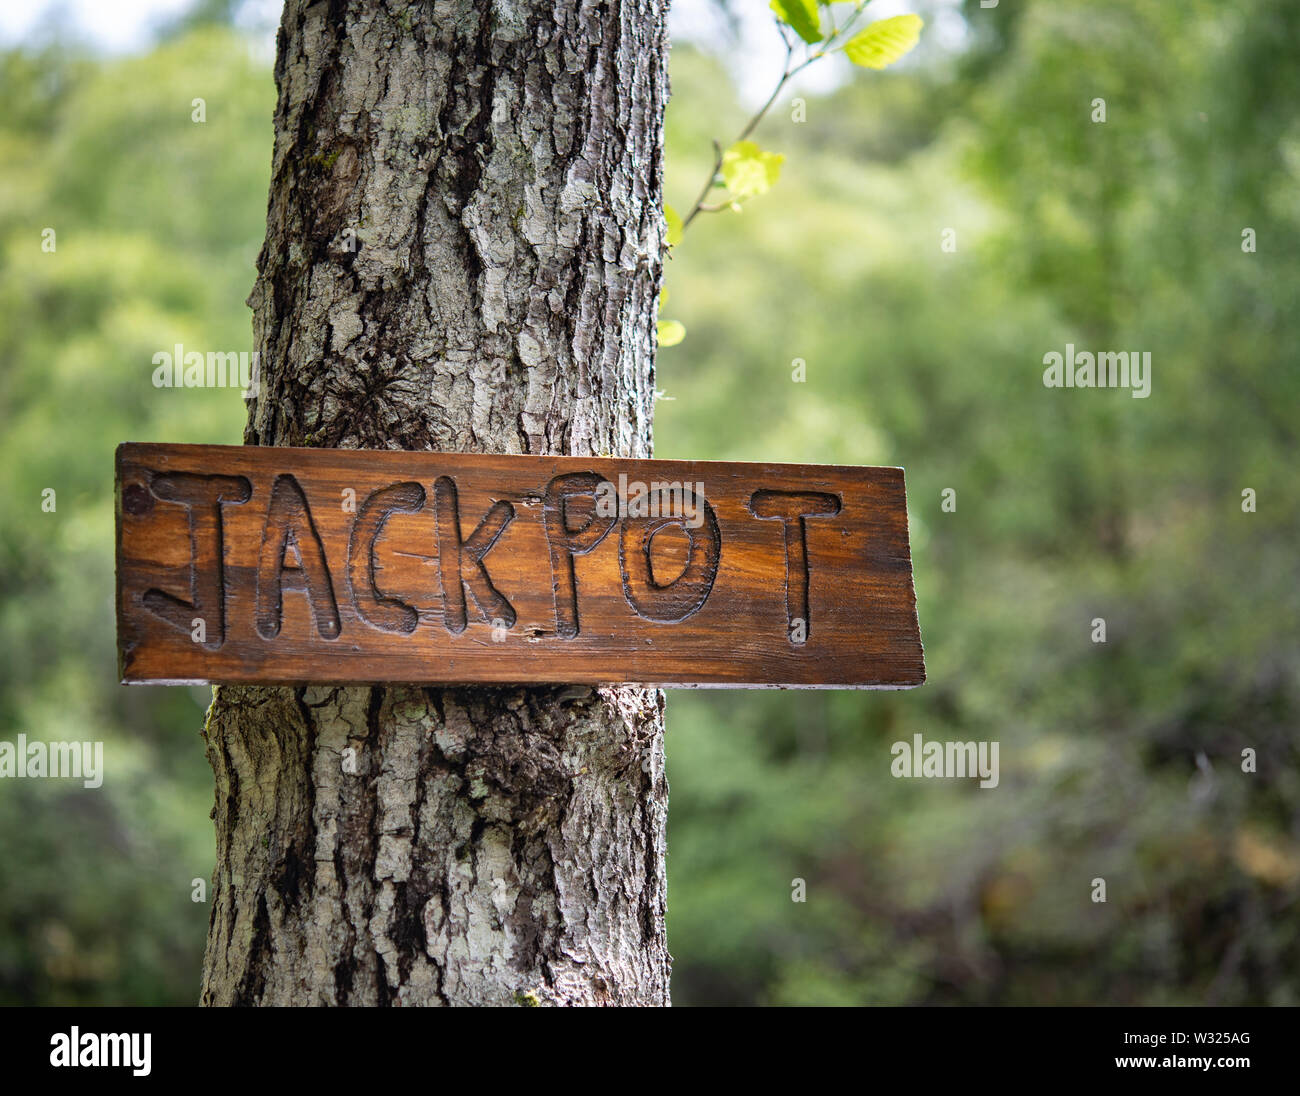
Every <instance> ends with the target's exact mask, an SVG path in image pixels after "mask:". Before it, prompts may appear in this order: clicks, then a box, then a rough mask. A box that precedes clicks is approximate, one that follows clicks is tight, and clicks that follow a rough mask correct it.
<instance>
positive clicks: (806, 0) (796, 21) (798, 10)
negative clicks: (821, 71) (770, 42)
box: [771, 0, 822, 46]
mask: <svg viewBox="0 0 1300 1096" xmlns="http://www.w3.org/2000/svg"><path fill="white" fill-rule="evenodd" d="M771 8H772V10H773V11H774V12H776V17H777V19H779V20H780V21H781V22H782V23H784V24H785V25H786V26H788V27H790V28H791V29H792V30H793V31H794V32H795V34H797V35H798V36H799V37H800V38H802V39H803V40H804V41H805V42H807V43H808V44H809V45H810V46H815V45H816V44H817V43H818V42H820V41H821V40H822V32H821V18H820V17H819V16H818V14H817V0H772V3H771Z"/></svg>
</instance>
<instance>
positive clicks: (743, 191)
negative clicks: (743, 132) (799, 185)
mask: <svg viewBox="0 0 1300 1096" xmlns="http://www.w3.org/2000/svg"><path fill="white" fill-rule="evenodd" d="M784 160H785V157H784V156H782V155H780V153H776V152H764V151H763V150H762V149H761V148H759V147H758V145H756V144H755V143H754V142H753V141H737V142H736V143H735V144H734V145H732V146H731V147H730V148H729V149H727V151H726V152H724V153H723V154H722V168H721V171H722V181H723V182H724V183H726V184H727V189H728V190H729V191H731V194H732V197H733V198H735V199H736V201H737V202H743V201H744V200H745V199H746V198H757V197H758V196H759V195H760V194H766V193H767V192H768V191H769V190H771V189H772V186H773V184H774V183H775V182H776V180H777V178H778V177H779V176H780V174H781V164H782V163H783V162H784Z"/></svg>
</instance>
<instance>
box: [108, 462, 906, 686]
mask: <svg viewBox="0 0 1300 1096" xmlns="http://www.w3.org/2000/svg"><path fill="white" fill-rule="evenodd" d="M620 477H626V478H625V479H621V478H620ZM638 484H639V485H641V487H640V488H638V486H637V485H638ZM639 500H643V503H644V505H643V508H641V509H638V501H639ZM117 620H118V651H119V658H120V671H121V678H122V681H123V682H124V683H138V682H153V683H170V684H176V683H198V682H220V683H226V682H245V683H259V684H293V683H303V682H315V683H334V684H361V683H373V682H409V683H413V684H464V683H491V684H539V683H554V682H571V683H574V684H583V685H596V684H613V683H623V682H626V683H638V684H646V685H661V686H756V687H791V688H815V687H823V688H911V687H914V686H916V685H919V684H921V683H922V682H923V681H924V680H925V665H924V658H923V653H922V648H921V638H920V631H919V628H918V624H917V617H916V601H915V595H914V593H913V587H912V565H911V555H910V551H909V546H908V534H907V504H906V497H905V491H904V483H903V471H902V469H900V468H853V467H837V466H830V465H788V464H761V463H753V464H741V463H730V462H721V461H663V460H627V459H616V458H610V457H593V458H585V457H581V458H580V457H533V456H486V455H474V454H450V453H429V452H369V451H361V450H344V449H287V448H272V447H259V446H215V445H153V444H136V443H128V444H124V445H121V446H119V447H118V450H117ZM801 622H802V623H801Z"/></svg>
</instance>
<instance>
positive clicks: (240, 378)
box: [153, 343, 261, 400]
mask: <svg viewBox="0 0 1300 1096" xmlns="http://www.w3.org/2000/svg"><path fill="white" fill-rule="evenodd" d="M260 358H261V355H260V352H259V351H257V350H254V351H253V352H252V353H251V354H250V353H249V352H248V351H247V350H238V351H236V350H209V351H208V352H207V353H206V354H204V353H203V352H202V351H201V350H190V351H186V349H185V347H184V346H183V345H182V344H181V343H177V344H176V346H175V350H174V352H173V351H169V350H160V351H158V353H157V354H155V355H154V356H153V364H154V366H155V369H154V371H153V386H154V387H155V388H239V389H241V393H240V394H241V395H242V396H243V397H244V399H246V400H251V399H253V398H254V397H255V396H256V395H257V393H258V385H259V379H260V377H261V360H260Z"/></svg>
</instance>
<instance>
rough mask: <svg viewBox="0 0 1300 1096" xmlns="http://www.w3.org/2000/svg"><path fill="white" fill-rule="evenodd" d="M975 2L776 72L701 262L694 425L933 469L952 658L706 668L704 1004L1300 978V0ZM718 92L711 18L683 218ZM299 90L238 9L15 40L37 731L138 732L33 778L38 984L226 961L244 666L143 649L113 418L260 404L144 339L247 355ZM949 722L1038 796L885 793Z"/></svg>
mask: <svg viewBox="0 0 1300 1096" xmlns="http://www.w3.org/2000/svg"><path fill="white" fill-rule="evenodd" d="M922 7H923V10H925V12H926V14H927V17H928V22H929V24H930V26H932V27H933V26H935V25H936V24H935V22H934V20H933V19H930V18H929V15H930V10H929V9H930V8H932V7H934V5H923V6H922ZM214 10H220V11H224V8H223V7H222V6H221V5H217V6H216V8H215V9H214ZM962 11H963V14H964V16H965V20H966V34H965V37H964V39H963V43H962V45H961V47H960V48H959V49H955V50H947V51H945V50H943V49H940V48H938V47H936V46H934V45H933V44H931V43H928V42H927V41H925V39H924V38H923V41H922V48H921V50H920V51H918V55H917V57H916V59H915V63H913V64H910V65H907V66H904V67H902V68H900V69H898V70H889V71H886V72H884V73H856V74H855V75H854V76H853V77H852V78H850V79H848V80H847V81H846V82H845V83H844V85H843V86H842V87H840V89H839V90H837V91H835V92H834V93H832V94H829V95H826V96H822V97H815V98H813V97H809V98H808V99H807V103H806V118H807V120H806V121H805V122H803V123H796V122H794V120H793V117H792V112H791V110H790V105H789V102H788V101H783V102H780V103H778V104H777V106H776V108H774V110H773V112H772V114H771V116H770V117H769V118H768V119H767V120H766V121H765V122H764V123H763V125H762V126H761V127H760V129H759V130H758V132H757V133H756V134H755V139H756V140H757V141H759V142H760V143H761V145H762V147H764V148H767V149H771V150H773V151H775V152H778V153H781V154H784V155H785V156H786V157H787V159H786V161H785V163H784V165H783V170H782V175H781V179H780V182H779V183H778V184H777V186H776V187H775V188H774V189H773V190H772V191H771V192H770V193H769V194H766V195H764V196H763V197H762V198H761V199H758V200H756V201H755V202H754V203H753V205H752V206H747V207H746V209H745V212H744V213H743V214H741V215H739V216H737V215H735V214H726V215H722V214H720V215H717V216H704V217H701V218H699V219H698V220H697V221H696V222H695V223H694V224H693V225H692V227H691V228H690V230H689V231H688V232H687V233H686V236H685V239H684V241H683V243H682V244H681V246H680V247H679V248H678V249H676V251H675V252H674V253H673V256H672V258H671V260H670V262H669V266H668V277H667V286H668V288H669V289H670V291H671V298H672V303H671V306H670V308H671V312H672V314H673V315H674V316H675V317H680V319H681V320H682V321H683V322H684V323H685V325H686V327H687V328H688V329H689V331H690V335H689V337H688V338H687V339H686V340H685V342H683V343H682V344H681V345H680V346H678V347H674V348H672V349H666V350H664V351H663V352H662V354H661V355H660V360H659V366H658V379H657V383H658V385H659V386H660V388H662V389H663V390H664V391H665V394H666V395H667V396H668V397H670V398H669V399H667V400H665V401H663V402H661V403H660V404H659V406H658V412H657V414H658V417H657V426H656V452H657V454H658V455H660V456H668V457H700V458H716V459H749V460H789V461H799V462H814V461H827V462H843V463H887V464H899V465H903V466H904V467H905V468H906V469H907V477H908V489H909V501H910V507H911V511H912V523H913V529H912V532H913V546H914V551H915V557H916V558H915V565H916V582H917V588H918V596H919V608H920V615H921V625H922V633H923V636H924V638H925V640H926V647H927V664H928V669H929V682H928V683H927V684H926V685H925V686H924V687H923V688H921V689H920V690H916V691H913V692H908V693H899V694H892V693H848V692H826V693H820V692H808V693H761V692H754V693H746V692H727V693H708V692H701V693H692V692H686V691H683V692H676V693H673V694H672V695H671V696H670V698H669V716H668V721H669V723H668V727H669V729H668V759H669V777H670V781H671V784H672V799H671V801H672V807H671V811H670V820H669V940H670V945H671V947H672V950H673V953H674V956H675V966H674V999H675V1000H676V1001H677V1002H678V1003H679V1004H704V1003H760V1004H813V1003H820V1004H840V1003H844V1004H853V1003H871V1004H876V1003H879V1004H899V1003H985V1004H1045V1003H1116V1004H1129V1003H1144V1004H1154V1003H1178V1004H1196V1003H1204V1002H1217V1003H1224V1004H1244V1003H1252V1004H1266V1003H1273V1004H1300V985H1298V984H1297V976H1298V974H1300V917H1297V913H1298V912H1300V911H1298V910H1297V900H1298V898H1300V764H1298V762H1300V756H1298V754H1300V750H1298V748H1297V735H1296V713H1297V710H1298V705H1297V694H1298V693H1300V626H1298V621H1300V583H1297V577H1298V575H1300V568H1297V559H1296V555H1297V553H1296V545H1297V543H1298V542H1300V501H1298V500H1297V495H1296V491H1295V489H1294V485H1293V481H1294V476H1295V466H1296V456H1297V446H1296V440H1297V417H1296V409H1297V407H1300V376H1298V374H1297V370H1296V367H1295V364H1294V348H1295V346H1296V345H1297V343H1298V342H1300V309H1297V307H1296V303H1295V302H1296V300H1297V299H1298V298H1300V267H1297V265H1296V264H1295V262H1294V259H1293V257H1294V255H1295V254H1296V253H1297V248H1298V247H1300V187H1298V186H1297V183H1300V115H1298V114H1297V106H1296V105H1297V104H1298V103H1300V71H1298V69H1297V58H1300V9H1297V8H1296V6H1295V5H1294V4H1293V3H1291V2H1290V0H1245V2H1243V3H1242V4H1238V5H1232V6H1228V5H1222V4H1215V3H1210V2H1208V0H1190V2H1188V3H1184V4H1179V5H1171V4H1167V3H1164V4H1162V3H1159V2H1157V0H1024V2H1022V3H1019V4H1003V5H1000V6H999V7H998V8H996V9H981V8H980V7H979V4H978V0H968V2H967V3H966V4H965V5H964V7H963V9H962ZM774 75H775V74H774ZM729 88H730V82H729V80H728V77H727V74H726V70H725V67H724V59H720V58H718V57H713V56H709V55H706V54H702V53H700V52H697V51H695V50H692V49H688V48H684V47H678V48H676V49H675V50H674V53H673V91H674V95H673V101H672V104H671V106H670V109H669V118H668V155H667V163H668V180H667V197H668V200H669V201H672V202H674V203H675V204H677V206H678V208H679V209H680V208H682V207H683V206H688V205H689V204H690V201H691V199H692V198H693V196H694V194H695V192H696V191H697V190H698V187H699V182H700V180H701V178H703V176H704V173H706V172H707V171H708V170H709V168H710V166H711V164H712V155H713V150H712V145H711V143H710V142H711V139H712V138H713V137H715V136H716V137H719V138H721V139H723V140H726V139H729V137H730V136H731V135H733V134H734V133H736V132H738V130H739V128H740V126H741V125H743V123H744V121H745V117H746V114H745V111H744V110H743V109H742V107H741V106H740V105H739V104H738V103H737V102H736V101H735V99H734V98H733V97H732V96H731V94H730V92H729V90H728V89H729ZM799 94H804V93H800V92H791V95H790V97H791V98H793V97H794V96H795V95H799ZM195 97H202V98H204V99H205V100H206V103H207V121H206V122H204V123H202V124H196V123H194V122H191V120H190V113H191V109H192V107H191V100H192V99H193V98H195ZM1096 98H1104V99H1105V100H1106V108H1107V120H1106V121H1105V122H1104V123H1096V122H1093V121H1092V120H1091V118H1092V115H1093V111H1094V107H1093V100H1094V99H1096ZM273 99H274V89H273V86H272V82H271V78H270V73H269V71H268V69H267V67H266V66H265V65H264V64H260V63H257V62H255V61H254V60H252V59H251V57H250V53H249V48H248V45H247V44H246V43H245V42H244V41H243V40H242V39H241V38H239V37H238V36H237V35H235V34H234V33H233V32H231V31H229V30H226V29H222V28H221V27H220V26H213V25H207V24H205V23H204V21H203V20H191V21H188V22H184V23H180V24H177V26H176V27H175V28H174V29H173V30H172V31H171V32H170V33H169V35H168V36H167V38H166V40H164V41H162V42H161V43H160V44H159V45H158V46H157V48H155V49H153V50H151V51H150V52H148V53H147V54H146V55H143V56H140V57H134V58H125V59H103V58H98V57H94V56H91V55H87V54H84V53H78V52H77V51H75V50H69V49H66V48H63V47H60V46H57V45H55V46H50V47H47V48H43V49H42V48H38V47H24V48H22V49H12V50H9V51H8V52H6V53H4V54H3V55H0V422H2V423H3V424H4V432H3V434H0V561H2V564H0V735H3V736H4V737H6V738H10V739H12V738H13V737H14V736H16V735H17V734H18V733H20V732H21V733H25V734H27V735H29V736H43V737H46V738H49V739H70V740H81V739H103V740H105V742H106V743H107V745H106V757H107V759H108V764H109V766H110V770H109V771H110V779H108V780H106V781H105V783H104V786H103V787H102V788H100V789H97V790H93V791H91V790H84V789H82V788H81V787H80V785H78V784H75V783H73V782H60V781H17V780H13V781H4V782H3V783H0V1003H7V1004H12V1003H22V1002H33V1001H40V1002H52V1003H53V1002H57V1003H73V1002H97V1003H98V1002H132V1003H186V1004H188V1003H191V1002H193V1001H194V1000H195V998H196V995H197V984H198V971H199V961H200V955H201V952H202V945H203V936H204V933H205V931H206V922H207V906H206V904H201V903H194V902H191V900H190V893H191V880H192V879H195V878H203V879H206V878H208V876H209V874H210V872H211V867H212V832H211V823H210V821H209V819H208V811H209V809H210V807H211V801H212V791H211V776H210V773H209V772H208V770H207V766H206V763H205V762H204V759H203V755H202V744H201V741H200V739H199V738H198V730H199V725H200V721H201V717H202V708H203V706H204V704H205V703H206V695H205V693H204V691H203V690H186V689H134V690H127V689H123V688H121V687H119V686H118V685H117V684H116V675H115V672H114V670H115V655H114V650H113V619H112V588H113V579H112V554H111V549H112V523H113V515H112V495H111V489H112V454H113V448H114V446H115V445H116V444H117V443H118V442H119V441H122V440H125V439H136V440H163V441H191V442H200V441H226V442H233V441H237V440H238V439H239V437H240V430H241V427H242V422H243V414H244V411H243V405H242V402H241V401H240V399H239V396H238V393H237V392H235V391H233V390H218V391H204V390H194V389H185V390H172V391H166V390H164V391H158V390H155V389H154V388H152V386H151V383H150V376H151V373H152V369H153V366H152V363H151V357H152V355H153V354H154V353H155V352H157V351H159V350H164V349H169V348H170V347H171V346H172V345H173V344H174V343H177V342H181V343H184V344H187V345H188V346H192V347H195V348H199V347H202V348H204V349H209V348H221V349H229V350H241V349H251V347H250V339H251V332H250V322H249V315H248V312H247V309H246V308H245V307H244V305H243V298H244V296H245V294H246V293H247V291H248V289H249V287H250V286H251V284H252V277H253V268H252V264H253V260H254V257H255V255H256V251H257V248H258V246H259V244H260V240H261V235H262V231H263V223H264V211H265V201H266V176H267V170H268V167H269V162H270V149H271V120H270V116H271V107H272V105H273ZM45 227H53V228H54V229H55V230H56V232H57V251H56V252H54V253H53V254H50V253H46V252H43V251H42V249H41V230H42V229H43V228H45ZM948 228H951V229H954V230H955V233H956V243H957V246H956V250H955V251H951V252H949V251H944V250H942V249H941V246H940V244H941V238H942V233H943V231H944V230H945V229H948ZM1245 228H1252V229H1254V231H1255V234H1256V239H1257V251H1256V252H1255V253H1246V252H1243V250H1242V246H1241V244H1242V230H1243V229H1245ZM1067 342H1072V343H1074V344H1075V345H1076V346H1078V347H1080V348H1091V349H1097V350H1101V349H1141V350H1149V351H1150V352H1151V353H1152V357H1153V363H1154V364H1153V386H1152V395H1151V397H1150V398H1149V399H1145V400H1138V399H1133V398H1132V397H1131V396H1130V395H1129V393H1128V392H1127V391H1123V390H1115V391H1106V390H1096V391H1088V390H1073V391H1071V390H1059V389H1047V388H1044V387H1043V385H1042V383H1041V376H1042V369H1043V365H1042V357H1043V355H1044V354H1045V353H1047V352H1048V351H1051V350H1057V351H1061V350H1063V349H1064V347H1065V344H1066V343H1067ZM796 359H801V360H802V361H803V362H804V363H805V364H806V376H807V380H806V382H804V383H795V382H793V381H792V379H791V376H792V369H793V367H794V362H795V360H796ZM46 487H54V488H55V489H56V490H57V499H58V508H57V511H56V512H55V513H43V512H42V510H41V505H40V504H41V491H42V489H44V488H46ZM1247 487H1249V488H1253V489H1254V490H1255V491H1256V492H1257V495H1258V512H1256V513H1243V512H1242V509H1241V492H1242V490H1243V489H1244V488H1247ZM945 488H952V489H954V490H955V491H956V499H957V509H956V511H955V512H952V513H947V512H944V511H943V510H941V506H940V504H941V493H942V492H943V490H944V489H945ZM1096 617H1103V618H1105V620H1106V623H1107V642H1106V643H1105V644H1094V643H1093V642H1091V640H1090V633H1091V630H1092V620H1093V619H1094V618H1096ZM916 733H921V734H923V735H925V737H926V738H927V739H960V740H995V741H998V742H999V743H1000V745H1001V751H1000V759H1001V770H1002V771H1001V782H1000V785H999V786H998V788H996V789H990V790H980V789H979V788H977V787H976V786H974V784H973V783H969V784H968V783H964V782H962V783H958V782H945V781H910V780H898V779H894V778H893V777H892V776H891V775H890V760H891V755H890V745H891V744H892V743H893V742H895V741H897V740H905V739H910V738H911V736H912V735H913V734H916ZM1246 747H1250V748H1253V749H1255V750H1256V751H1257V752H1258V772H1256V773H1254V774H1246V773H1243V772H1242V770H1241V751H1242V749H1244V748H1246ZM1095 877H1104V878H1105V879H1106V881H1107V898H1108V901H1107V902H1106V903H1105V904H1104V905H1103V904H1096V903H1093V902H1092V901H1091V900H1090V895H1091V890H1092V880H1093V879H1094V878H1095ZM796 878H798V879H803V880H805V881H806V886H807V901H806V902H802V903H797V902H793V901H791V884H792V880H794V879H796Z"/></svg>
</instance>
